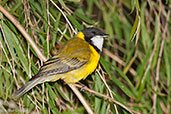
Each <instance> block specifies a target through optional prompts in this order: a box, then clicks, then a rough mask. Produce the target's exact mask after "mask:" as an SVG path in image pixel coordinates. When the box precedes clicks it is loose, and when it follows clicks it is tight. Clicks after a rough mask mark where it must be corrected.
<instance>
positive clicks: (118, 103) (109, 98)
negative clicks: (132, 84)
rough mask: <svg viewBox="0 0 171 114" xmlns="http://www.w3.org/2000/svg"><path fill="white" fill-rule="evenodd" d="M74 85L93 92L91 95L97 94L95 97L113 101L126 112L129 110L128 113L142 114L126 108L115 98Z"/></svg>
mask: <svg viewBox="0 0 171 114" xmlns="http://www.w3.org/2000/svg"><path fill="white" fill-rule="evenodd" d="M74 85H75V86H76V87H79V88H81V89H83V90H87V91H89V92H91V93H93V94H95V95H99V96H101V97H103V98H106V99H108V100H109V101H111V102H113V103H115V104H117V105H119V106H121V107H122V108H124V109H125V110H127V111H128V112H130V113H131V114H132V113H135V114H141V113H140V112H137V111H134V110H132V109H130V108H128V107H126V106H125V105H123V104H121V103H120V102H118V101H116V100H115V99H113V98H111V97H109V96H107V95H104V94H102V93H99V92H97V91H94V90H91V89H89V88H87V87H86V86H81V85H79V84H74Z"/></svg>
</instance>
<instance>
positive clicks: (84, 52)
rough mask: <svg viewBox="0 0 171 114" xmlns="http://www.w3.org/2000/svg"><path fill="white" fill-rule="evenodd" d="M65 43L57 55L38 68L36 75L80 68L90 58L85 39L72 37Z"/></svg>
mask: <svg viewBox="0 0 171 114" xmlns="http://www.w3.org/2000/svg"><path fill="white" fill-rule="evenodd" d="M73 42H74V43H73ZM83 42H84V43H83ZM65 45H67V46H65ZM65 45H64V47H63V48H62V49H61V51H59V54H58V55H57V56H54V57H53V58H51V59H49V60H48V61H46V62H44V65H43V66H42V67H41V68H40V70H39V73H38V74H37V75H36V77H39V76H50V75H55V74H59V73H66V72H69V71H71V70H74V69H77V68H80V67H82V66H83V65H85V64H86V63H87V62H88V60H89V58H90V49H89V47H88V46H89V45H88V43H87V42H86V41H84V40H82V39H79V38H73V39H72V40H69V41H68V42H67V44H65Z"/></svg>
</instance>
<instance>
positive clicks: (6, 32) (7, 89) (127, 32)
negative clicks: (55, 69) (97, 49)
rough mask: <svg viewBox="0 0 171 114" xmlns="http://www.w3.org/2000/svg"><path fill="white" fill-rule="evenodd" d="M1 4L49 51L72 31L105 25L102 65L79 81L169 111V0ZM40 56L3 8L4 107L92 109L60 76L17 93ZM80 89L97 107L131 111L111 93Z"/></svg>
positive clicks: (0, 93)
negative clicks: (104, 96)
mask: <svg viewBox="0 0 171 114" xmlns="http://www.w3.org/2000/svg"><path fill="white" fill-rule="evenodd" d="M55 4H56V6H55ZM1 5H2V6H3V7H4V8H5V9H7V10H8V11H9V12H10V13H11V14H12V15H13V16H15V17H16V19H17V20H18V21H19V22H20V23H21V24H22V25H23V26H24V28H25V29H26V30H27V32H28V33H29V34H30V36H31V37H32V38H33V39H34V41H35V43H36V44H37V45H38V47H39V48H40V49H41V51H42V52H43V53H44V55H45V56H46V57H47V58H50V57H51V56H53V55H55V54H56V53H57V50H58V49H59V48H60V47H61V45H62V44H63V43H65V42H66V41H67V40H69V39H70V37H73V36H74V35H75V33H74V31H76V32H77V31H79V30H82V29H83V28H84V27H92V26H93V27H99V28H101V29H103V30H104V32H105V33H108V34H109V35H110V37H109V38H107V39H106V41H105V46H104V50H103V53H102V57H101V59H100V66H99V67H98V69H97V71H96V72H95V73H93V74H92V75H91V76H89V77H88V78H87V79H86V80H84V81H81V83H82V84H84V85H86V86H87V87H88V88H90V89H91V90H94V91H97V92H100V93H102V94H104V95H106V96H110V97H112V96H113V98H114V99H115V100H117V101H118V102H120V103H122V104H123V105H125V106H126V107H128V108H131V109H133V110H135V111H137V112H140V113H143V114H149V113H152V114H170V113H171V59H169V58H171V40H170V38H171V36H170V33H171V32H170V31H171V21H170V17H171V16H170V11H171V10H170V9H171V0H129V1H127V0H64V1H63V0H40V1H39V0H3V1H1ZM65 16H66V17H65ZM42 64H43V62H42V61H40V60H39V58H38V57H37V55H36V53H35V52H34V50H33V49H32V47H31V46H30V45H29V44H28V42H27V41H26V39H25V38H24V37H23V36H22V35H21V33H20V32H19V31H18V30H17V28H16V27H15V26H14V25H13V24H12V23H11V22H10V21H9V20H8V19H7V18H6V17H5V16H4V15H3V14H2V13H0V113H44V114H46V113H63V114H71V113H72V114H73V113H79V114H83V113H87V112H86V110H85V108H84V107H83V105H82V104H81V103H80V101H79V100H78V99H77V97H76V96H75V95H74V93H73V92H72V91H71V89H70V88H68V86H67V85H65V84H64V83H63V82H62V81H61V80H60V81H57V82H54V83H45V84H41V85H39V86H36V87H35V88H34V89H33V90H31V91H30V92H28V93H27V94H25V95H24V96H22V97H21V98H20V99H18V100H17V101H15V100H13V98H12V94H13V93H14V92H15V91H16V89H17V88H19V87H21V86H22V85H24V83H26V82H28V80H29V79H30V78H31V76H34V74H36V73H37V72H38V69H39V68H40V66H41V65H42ZM101 74H102V77H103V78H104V79H105V81H106V83H107V85H108V86H109V88H110V89H107V87H106V85H105V83H104V81H102V80H101V78H100V76H99V75H101ZM110 90H111V91H110ZM80 91H81V93H82V94H83V96H84V98H85V99H86V100H87V102H88V104H89V105H90V106H91V108H92V110H93V111H94V113H95V114H99V113H101V114H105V113H106V114H114V113H119V114H129V112H128V111H127V110H126V109H125V108H123V107H121V106H119V105H114V103H113V102H111V100H108V99H106V98H103V97H101V96H99V95H96V94H93V93H91V92H88V91H86V90H82V89H80ZM110 93H112V95H111V94H110ZM115 106H116V107H115Z"/></svg>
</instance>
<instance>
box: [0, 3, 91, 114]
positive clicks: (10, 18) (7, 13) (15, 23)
mask: <svg viewBox="0 0 171 114" xmlns="http://www.w3.org/2000/svg"><path fill="white" fill-rule="evenodd" d="M0 11H1V12H2V13H3V14H4V15H5V16H6V17H7V18H8V19H9V20H10V21H11V22H12V23H13V24H14V25H15V26H16V27H17V28H18V30H19V31H20V32H21V33H22V34H23V36H24V37H25V38H26V40H27V41H28V42H29V43H30V45H31V46H32V48H33V49H34V51H35V52H36V54H37V55H38V57H39V59H40V60H42V61H46V60H47V58H46V57H45V56H44V55H43V54H42V53H41V51H40V50H39V48H38V47H37V45H36V44H35V42H34V41H33V40H32V38H31V37H30V35H29V34H28V33H27V32H26V31H25V29H24V28H23V26H22V25H21V24H20V23H19V22H18V21H17V20H16V19H15V17H13V16H12V15H11V14H10V13H9V12H8V11H7V10H5V9H4V8H3V7H2V6H1V5H0ZM68 85H69V87H70V88H71V89H72V90H73V92H74V93H75V95H76V96H77V97H78V98H79V100H80V102H81V103H82V104H83V106H84V107H85V109H86V110H87V112H88V113H89V114H93V111H92V110H91V108H90V106H89V105H88V103H87V102H86V101H85V99H84V97H83V96H82V95H81V93H80V92H79V91H78V89H77V88H76V87H75V86H74V85H72V84H68Z"/></svg>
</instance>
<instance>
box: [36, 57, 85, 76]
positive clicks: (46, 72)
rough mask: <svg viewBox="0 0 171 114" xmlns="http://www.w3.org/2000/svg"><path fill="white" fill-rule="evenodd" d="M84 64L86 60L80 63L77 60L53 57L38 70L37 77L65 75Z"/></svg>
mask: <svg viewBox="0 0 171 114" xmlns="http://www.w3.org/2000/svg"><path fill="white" fill-rule="evenodd" d="M86 63H87V61H86V60H83V61H80V60H79V59H78V58H58V57H54V58H52V59H49V60H48V61H46V62H45V63H44V65H43V66H42V67H41V68H40V70H39V73H38V74H37V75H38V76H50V75H55V74H59V73H65V72H69V71H71V70H74V69H77V68H79V67H81V66H83V65H84V64H86Z"/></svg>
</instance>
